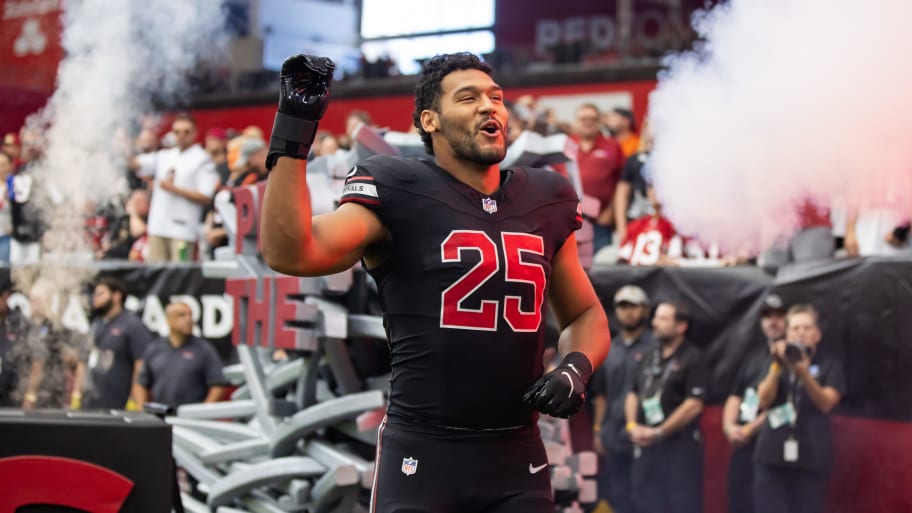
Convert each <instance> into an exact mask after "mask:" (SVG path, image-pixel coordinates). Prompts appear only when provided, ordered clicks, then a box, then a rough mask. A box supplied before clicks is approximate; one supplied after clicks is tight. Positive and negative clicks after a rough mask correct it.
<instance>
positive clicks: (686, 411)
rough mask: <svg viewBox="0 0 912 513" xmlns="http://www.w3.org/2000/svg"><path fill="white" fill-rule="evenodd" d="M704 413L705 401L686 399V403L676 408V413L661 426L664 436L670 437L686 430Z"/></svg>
mask: <svg viewBox="0 0 912 513" xmlns="http://www.w3.org/2000/svg"><path fill="white" fill-rule="evenodd" d="M702 411H703V401H701V400H699V399H694V398H688V399H685V400H684V402H683V403H681V405H680V406H678V407H677V408H675V411H673V412H672V413H671V415H669V416H668V418H667V419H665V422H663V423H662V425H661V426H659V427H660V429H661V430H662V435H663V436H668V435H670V434H672V433H677V432H678V431H680V430H682V429H684V427H686V426H687V425H689V424H690V423H691V422H693V421H694V419H696V418H697V416H698V415H700V413H701V412H702Z"/></svg>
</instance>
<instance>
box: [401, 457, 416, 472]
mask: <svg viewBox="0 0 912 513" xmlns="http://www.w3.org/2000/svg"><path fill="white" fill-rule="evenodd" d="M417 471H418V460H416V459H413V458H402V473H403V474H405V475H407V476H410V475H412V474H414V473H415V472H417Z"/></svg>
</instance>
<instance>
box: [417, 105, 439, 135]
mask: <svg viewBox="0 0 912 513" xmlns="http://www.w3.org/2000/svg"><path fill="white" fill-rule="evenodd" d="M420 119H421V128H422V129H424V131H425V132H427V133H431V132H436V131H438V130H440V118H439V117H438V116H437V113H436V112H434V111H433V110H430V109H424V110H423V111H421V118H420Z"/></svg>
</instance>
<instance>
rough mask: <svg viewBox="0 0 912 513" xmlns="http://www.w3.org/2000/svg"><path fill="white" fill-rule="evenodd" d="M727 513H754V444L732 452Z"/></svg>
mask: <svg viewBox="0 0 912 513" xmlns="http://www.w3.org/2000/svg"><path fill="white" fill-rule="evenodd" d="M727 485H728V487H727V492H728V513H754V444H753V443H750V444H747V445H743V446H741V447H738V448H737V449H735V450H734V451H732V457H731V461H730V462H729V465H728V483H727Z"/></svg>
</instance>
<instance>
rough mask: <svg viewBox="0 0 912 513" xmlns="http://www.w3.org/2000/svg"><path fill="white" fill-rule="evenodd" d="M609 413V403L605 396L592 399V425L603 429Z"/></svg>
mask: <svg viewBox="0 0 912 513" xmlns="http://www.w3.org/2000/svg"><path fill="white" fill-rule="evenodd" d="M607 411H608V401H607V400H605V396H603V395H597V396H595V397H593V398H592V425H593V426H595V427H597V428H598V427H601V425H602V424H603V423H604V422H605V413H607Z"/></svg>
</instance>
